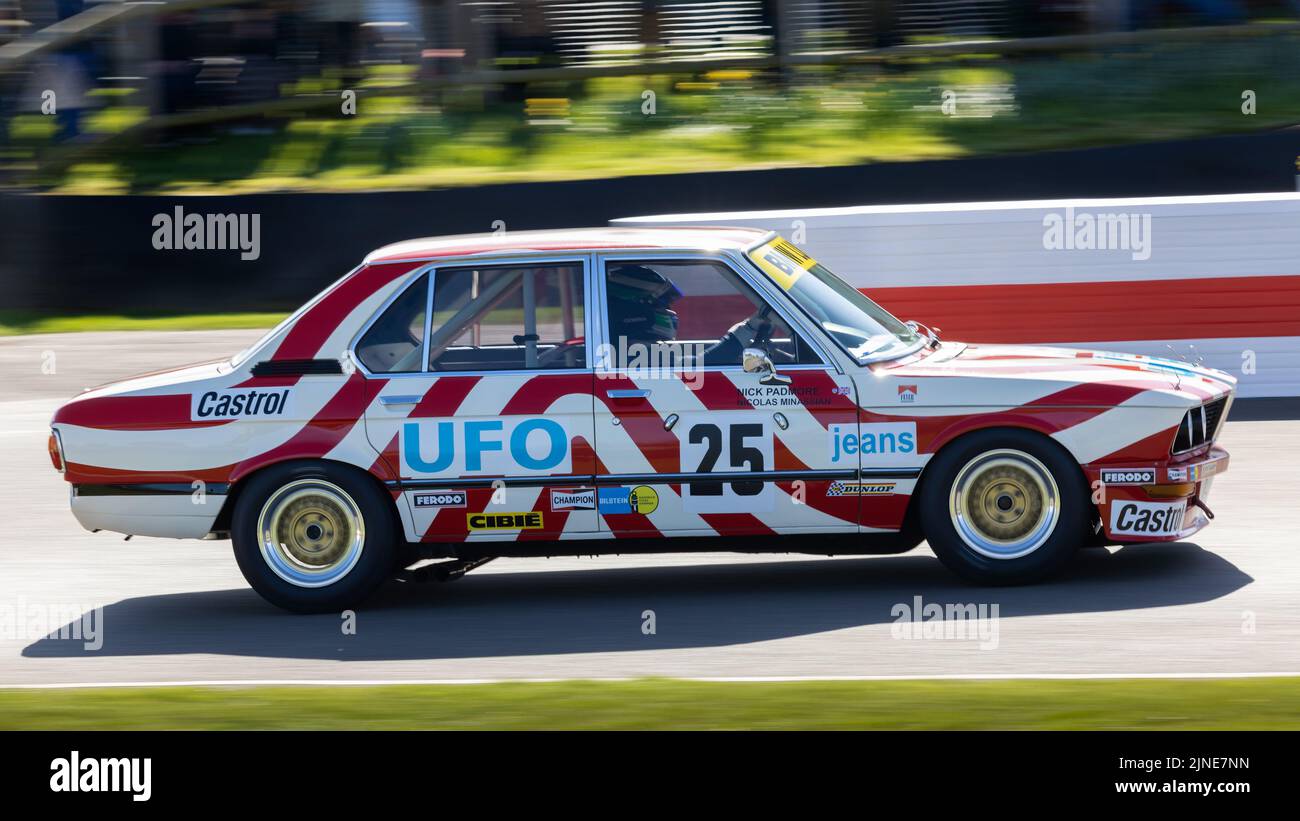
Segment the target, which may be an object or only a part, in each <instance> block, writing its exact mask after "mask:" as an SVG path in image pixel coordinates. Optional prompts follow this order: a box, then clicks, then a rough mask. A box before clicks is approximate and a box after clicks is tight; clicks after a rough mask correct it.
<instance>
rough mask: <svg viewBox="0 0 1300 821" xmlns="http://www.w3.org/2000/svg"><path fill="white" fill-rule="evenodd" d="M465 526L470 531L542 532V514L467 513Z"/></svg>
mask: <svg viewBox="0 0 1300 821" xmlns="http://www.w3.org/2000/svg"><path fill="white" fill-rule="evenodd" d="M465 524H466V526H467V527H468V528H469V529H470V530H541V529H542V512H541V511H540V510H530V511H527V512H524V513H467V514H465Z"/></svg>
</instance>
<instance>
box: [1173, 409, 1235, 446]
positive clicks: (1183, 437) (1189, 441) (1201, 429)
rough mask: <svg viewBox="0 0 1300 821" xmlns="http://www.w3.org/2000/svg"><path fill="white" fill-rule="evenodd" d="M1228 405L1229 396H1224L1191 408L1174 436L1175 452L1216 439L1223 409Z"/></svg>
mask: <svg viewBox="0 0 1300 821" xmlns="http://www.w3.org/2000/svg"><path fill="white" fill-rule="evenodd" d="M1227 406H1228V397H1226V396H1223V397H1220V398H1218V399H1216V400H1214V401H1213V402H1209V403H1207V404H1204V405H1201V406H1200V407H1197V408H1192V409H1191V410H1189V411H1188V412H1187V413H1186V414H1185V415H1184V416H1183V421H1182V424H1180V425H1179V426H1178V435H1177V436H1175V437H1174V453H1185V452H1187V451H1189V450H1195V449H1196V448H1199V447H1200V446H1201V445H1204V444H1205V443H1206V442H1212V441H1214V435H1215V434H1216V433H1218V432H1219V423H1220V422H1222V421H1223V410H1224V408H1226V407H1227Z"/></svg>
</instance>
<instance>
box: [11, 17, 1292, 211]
mask: <svg viewBox="0 0 1300 821" xmlns="http://www.w3.org/2000/svg"><path fill="white" fill-rule="evenodd" d="M1295 11H1296V8H1295V6H1293V5H1292V4H1291V3H1289V2H1277V3H1258V2H1237V1H1236V0H1231V1H1228V0H1194V1H1192V2H1161V3H1153V2H1146V1H1145V0H1078V2H1073V3H1067V2H1058V3H1028V2H998V1H997V0H967V1H965V2H963V1H962V0H930V1H929V2H912V0H888V1H887V0H863V2H848V1H847V0H722V1H721V2H708V3H706V2H695V0H610V1H609V2H601V3H582V2H577V1H576V0H500V2H484V1H471V0H318V1H317V2H310V1H309V0H303V2H298V0H273V1H271V2H260V3H249V2H232V0H177V2H172V3H169V4H167V5H165V6H164V5H143V6H142V5H134V4H126V3H121V2H101V3H93V2H83V1H82V0H0V40H3V42H0V104H2V106H3V107H2V109H0V185H4V186H7V187H10V188H14V187H22V188H36V189H38V190H45V191H53V192H64V193H98V194H116V193H155V192H163V193H249V192H268V191H287V190H293V191H355V190H382V189H413V188H430V187H441V186H456V185H478V184H484V183H491V182H505V181H521V180H551V179H577V178H588V177H609V176H621V175H628V174H654V173H666V172H681V171H700V170H721V169H734V168H759V167H778V166H800V165H842V164H852V163H860V162H869V161H882V160H910V159H921V158H940V157H957V156H970V155H979V154H989V153H1001V152H1010V151H1029V150H1039V149H1048V148H1074V147H1081V146H1093V145H1107V144H1116V143H1123V142H1135V141H1148V140H1160V139H1169V138H1178V137H1189V136H1201V135H1209V134H1221V133H1230V132H1240V131H1250V130H1258V129H1264V128H1274V127H1282V126H1287V125H1290V124H1293V123H1294V122H1296V121H1297V120H1300V84H1298V83H1296V82H1294V81H1293V80H1292V79H1291V78H1292V77H1295V76H1297V73H1298V70H1300V49H1297V45H1300V24H1297V23H1295V22H1294V21H1292V19H1291V18H1294V16H1295ZM1248 92H1249V96H1250V99H1249V103H1250V104H1251V105H1252V106H1253V107H1252V108H1251V109H1250V111H1251V112H1253V113H1248V112H1247V111H1246V110H1245V108H1244V107H1245V106H1246V105H1247V100H1246V99H1245V98H1244V95H1247V93H1248Z"/></svg>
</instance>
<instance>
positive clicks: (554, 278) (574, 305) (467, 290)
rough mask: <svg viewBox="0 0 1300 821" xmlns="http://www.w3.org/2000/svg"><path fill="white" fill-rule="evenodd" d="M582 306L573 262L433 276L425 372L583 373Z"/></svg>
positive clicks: (578, 273)
mask: <svg viewBox="0 0 1300 821" xmlns="http://www.w3.org/2000/svg"><path fill="white" fill-rule="evenodd" d="M584 299H585V293H584V289H583V267H582V264H581V263H578V262H566V263H538V264H532V265H519V264H514V265H500V266H476V267H465V268H440V269H438V271H437V272H436V273H435V276H434V281H433V323H432V326H431V327H432V330H431V331H430V333H429V370H431V371H438V372H445V371H499V370H534V369H537V370H550V369H565V368H585V367H587V347H586V331H585V328H586V324H585V316H584V310H585V308H584V301H583V300H584Z"/></svg>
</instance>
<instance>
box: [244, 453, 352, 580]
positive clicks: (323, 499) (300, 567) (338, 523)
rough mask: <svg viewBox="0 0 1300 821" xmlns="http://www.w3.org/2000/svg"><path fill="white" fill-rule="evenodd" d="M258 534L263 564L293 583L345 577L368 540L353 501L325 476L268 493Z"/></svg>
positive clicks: (260, 518)
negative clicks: (269, 495)
mask: <svg viewBox="0 0 1300 821" xmlns="http://www.w3.org/2000/svg"><path fill="white" fill-rule="evenodd" d="M257 533H258V541H259V542H260V544H261V549H262V559H263V560H264V561H265V562H266V564H267V566H268V567H269V568H271V571H272V572H273V573H275V575H277V576H279V577H280V578H281V579H284V580H285V581H286V582H288V583H289V584H292V585H294V586H296V587H324V586H326V585H329V584H333V583H334V582H337V581H338V580H339V579H341V578H343V577H344V576H346V575H347V574H348V573H349V572H350V571H351V570H352V568H353V567H354V566H356V563H357V560H358V559H360V558H361V551H362V549H363V548H364V547H365V540H366V531H365V520H364V519H363V517H362V515H361V509H360V508H359V507H358V506H357V503H356V502H355V501H353V499H352V497H351V496H349V495H348V493H347V491H345V490H343V488H341V487H339V486H338V485H335V484H333V483H331V482H328V481H326V480H324V479H299V480H297V481H295V482H290V483H289V484H287V485H285V486H283V487H281V488H280V489H279V490H277V491H276V492H275V493H273V494H271V498H269V499H267V500H266V504H264V505H263V506H262V512H261V514H260V515H259V516H258V519H257Z"/></svg>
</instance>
